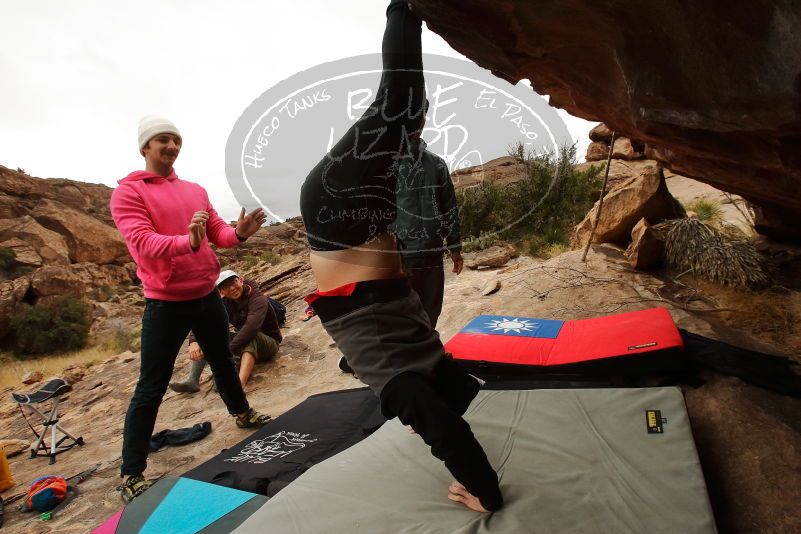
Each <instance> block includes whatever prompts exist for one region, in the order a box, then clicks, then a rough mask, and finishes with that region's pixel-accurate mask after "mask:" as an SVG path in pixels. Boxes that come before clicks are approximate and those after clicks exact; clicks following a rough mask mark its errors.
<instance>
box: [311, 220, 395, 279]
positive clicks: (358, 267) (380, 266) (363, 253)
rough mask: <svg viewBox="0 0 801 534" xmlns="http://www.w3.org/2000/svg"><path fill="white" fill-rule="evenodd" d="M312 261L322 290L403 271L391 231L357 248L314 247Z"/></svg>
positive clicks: (313, 269)
mask: <svg viewBox="0 0 801 534" xmlns="http://www.w3.org/2000/svg"><path fill="white" fill-rule="evenodd" d="M310 263H311V269H312V274H314V279H315V280H316V281H317V290H318V291H330V290H332V289H336V288H338V287H341V286H344V285H347V284H351V283H353V282H365V281H367V280H382V279H387V278H396V277H398V276H400V275H401V274H402V272H403V271H402V269H401V261H400V255H399V254H398V248H397V244H396V242H395V237H394V236H392V235H391V234H381V235H380V236H378V237H376V238H375V239H372V240H370V241H369V242H367V243H364V244H362V245H359V246H357V247H354V248H348V249H344V250H324V251H321V250H312V251H311V257H310Z"/></svg>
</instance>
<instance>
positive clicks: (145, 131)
mask: <svg viewBox="0 0 801 534" xmlns="http://www.w3.org/2000/svg"><path fill="white" fill-rule="evenodd" d="M162 133H171V134H175V135H177V136H178V137H181V132H179V131H178V127H177V126H175V125H174V124H173V123H172V122H171V121H170V120H169V119H165V118H164V117H158V116H156V115H147V116H145V117H142V119H141V120H140V121H139V153H140V154H142V149H143V148H145V145H146V144H147V142H148V141H150V140H151V139H153V138H154V137H156V136H157V135H158V134H162ZM143 155H144V154H143Z"/></svg>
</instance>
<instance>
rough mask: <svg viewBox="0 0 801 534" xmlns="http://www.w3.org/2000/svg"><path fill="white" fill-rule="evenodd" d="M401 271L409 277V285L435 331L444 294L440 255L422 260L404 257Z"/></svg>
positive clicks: (442, 265) (442, 268)
mask: <svg viewBox="0 0 801 534" xmlns="http://www.w3.org/2000/svg"><path fill="white" fill-rule="evenodd" d="M403 271H404V272H405V273H406V274H407V275H408V277H409V285H411V286H412V289H414V290H415V292H417V295H418V296H419V297H420V302H421V303H422V304H423V309H424V310H425V311H426V315H428V321H429V322H430V323H431V328H434V329H436V328H437V320H438V319H439V314H440V312H442V300H443V297H444V293H445V265H444V263H443V259H442V254H438V255H435V256H433V255H432V256H425V257H423V258H407V257H404V258H403Z"/></svg>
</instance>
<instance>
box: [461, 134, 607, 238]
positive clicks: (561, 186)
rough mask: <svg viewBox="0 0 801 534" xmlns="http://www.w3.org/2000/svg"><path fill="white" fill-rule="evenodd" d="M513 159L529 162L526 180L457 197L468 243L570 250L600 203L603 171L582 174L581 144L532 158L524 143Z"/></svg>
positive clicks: (513, 151) (475, 189)
mask: <svg viewBox="0 0 801 534" xmlns="http://www.w3.org/2000/svg"><path fill="white" fill-rule="evenodd" d="M509 154H510V155H511V156H513V157H515V158H516V159H518V161H522V162H523V163H524V165H525V168H526V176H525V177H524V178H523V179H522V180H520V181H518V182H515V183H512V184H508V185H504V186H498V185H496V184H494V183H491V182H487V183H483V184H481V185H478V186H475V187H469V188H466V189H464V190H461V191H459V192H457V201H458V202H459V210H460V213H459V217H460V223H461V230H462V238H463V239H464V240H465V241H467V242H470V243H471V244H473V243H475V244H476V245H478V244H480V243H481V242H485V243H490V244H491V243H492V241H493V240H492V239H491V238H492V237H493V236H494V237H496V238H500V239H507V240H521V239H523V240H530V242H531V243H532V244H533V243H535V242H536V246H535V247H534V249H535V250H534V251H535V252H536V250H539V249H541V248H550V246H551V245H566V244H567V243H568V242H569V238H570V232H571V230H572V228H573V227H574V226H575V225H576V224H578V223H579V222H580V221H581V220H582V219H583V218H584V217H585V216H586V214H587V212H588V211H589V210H590V208H592V205H593V203H594V202H595V200H596V197H597V195H598V191H599V190H600V188H601V180H600V178H599V174H600V169H599V167H597V166H593V167H591V168H590V169H588V170H585V171H578V170H576V147H575V145H574V146H572V147H565V148H563V149H562V150H561V151H560V154H559V156H558V157H556V156H555V155H553V154H545V155H539V156H536V155H533V154H531V153H528V154H526V152H525V150H524V148H523V146H522V145H521V144H518V145H517V146H513V147H512V148H511V149H510V150H509ZM532 237H536V238H537V239H536V240H531V238H532ZM529 248H531V247H529Z"/></svg>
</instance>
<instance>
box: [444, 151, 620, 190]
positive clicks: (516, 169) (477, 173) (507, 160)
mask: <svg viewBox="0 0 801 534" xmlns="http://www.w3.org/2000/svg"><path fill="white" fill-rule="evenodd" d="M604 157H606V156H605V155H604ZM525 177H526V167H525V165H523V164H522V163H520V162H519V161H517V160H516V159H515V158H513V157H511V156H504V157H501V158H496V159H493V160H490V161H488V162H486V163H485V164H483V165H476V166H475V167H468V168H466V169H459V170H456V171H454V172H453V173H451V179H452V180H453V186H454V187H455V188H456V189H462V188H465V187H470V186H473V185H478V184H481V183H484V182H492V183H494V184H496V185H499V186H502V185H507V184H511V183H514V182H518V181H520V180H522V179H523V178H525Z"/></svg>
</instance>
